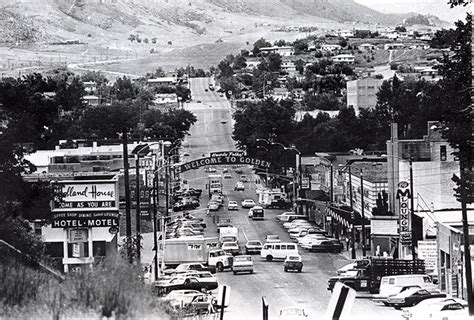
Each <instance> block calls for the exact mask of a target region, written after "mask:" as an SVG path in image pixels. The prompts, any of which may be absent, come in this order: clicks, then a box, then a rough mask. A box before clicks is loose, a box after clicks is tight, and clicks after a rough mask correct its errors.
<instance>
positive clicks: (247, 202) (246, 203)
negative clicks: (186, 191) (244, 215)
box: [241, 199, 257, 208]
mask: <svg viewBox="0 0 474 320" xmlns="http://www.w3.org/2000/svg"><path fill="white" fill-rule="evenodd" d="M241 205H242V208H253V207H254V206H256V205H257V204H256V203H255V201H253V200H252V199H245V200H244V201H242V203H241Z"/></svg>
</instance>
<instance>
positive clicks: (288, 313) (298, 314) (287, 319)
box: [278, 307, 308, 320]
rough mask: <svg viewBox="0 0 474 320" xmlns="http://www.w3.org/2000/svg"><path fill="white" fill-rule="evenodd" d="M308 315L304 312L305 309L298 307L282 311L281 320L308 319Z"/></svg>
mask: <svg viewBox="0 0 474 320" xmlns="http://www.w3.org/2000/svg"><path fill="white" fill-rule="evenodd" d="M306 317H308V314H306V312H305V311H304V309H303V308H298V307H288V308H283V309H280V317H279V318H278V319H280V320H299V319H306Z"/></svg>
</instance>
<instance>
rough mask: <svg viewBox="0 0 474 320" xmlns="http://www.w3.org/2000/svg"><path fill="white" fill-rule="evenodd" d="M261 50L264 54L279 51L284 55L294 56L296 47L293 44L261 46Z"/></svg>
mask: <svg viewBox="0 0 474 320" xmlns="http://www.w3.org/2000/svg"><path fill="white" fill-rule="evenodd" d="M260 52H261V53H262V54H269V53H278V54H279V55H280V56H282V57H286V56H292V55H294V54H295V49H294V48H293V47H292V46H286V47H263V48H260Z"/></svg>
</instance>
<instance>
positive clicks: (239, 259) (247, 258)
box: [234, 256, 252, 262]
mask: <svg viewBox="0 0 474 320" xmlns="http://www.w3.org/2000/svg"><path fill="white" fill-rule="evenodd" d="M234 261H235V262H245V261H252V257H249V256H236V257H235V258H234Z"/></svg>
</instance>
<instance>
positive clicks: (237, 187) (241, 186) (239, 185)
mask: <svg viewBox="0 0 474 320" xmlns="http://www.w3.org/2000/svg"><path fill="white" fill-rule="evenodd" d="M234 190H235V191H245V185H244V184H243V182H240V181H238V182H237V183H236V184H235V186H234Z"/></svg>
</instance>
